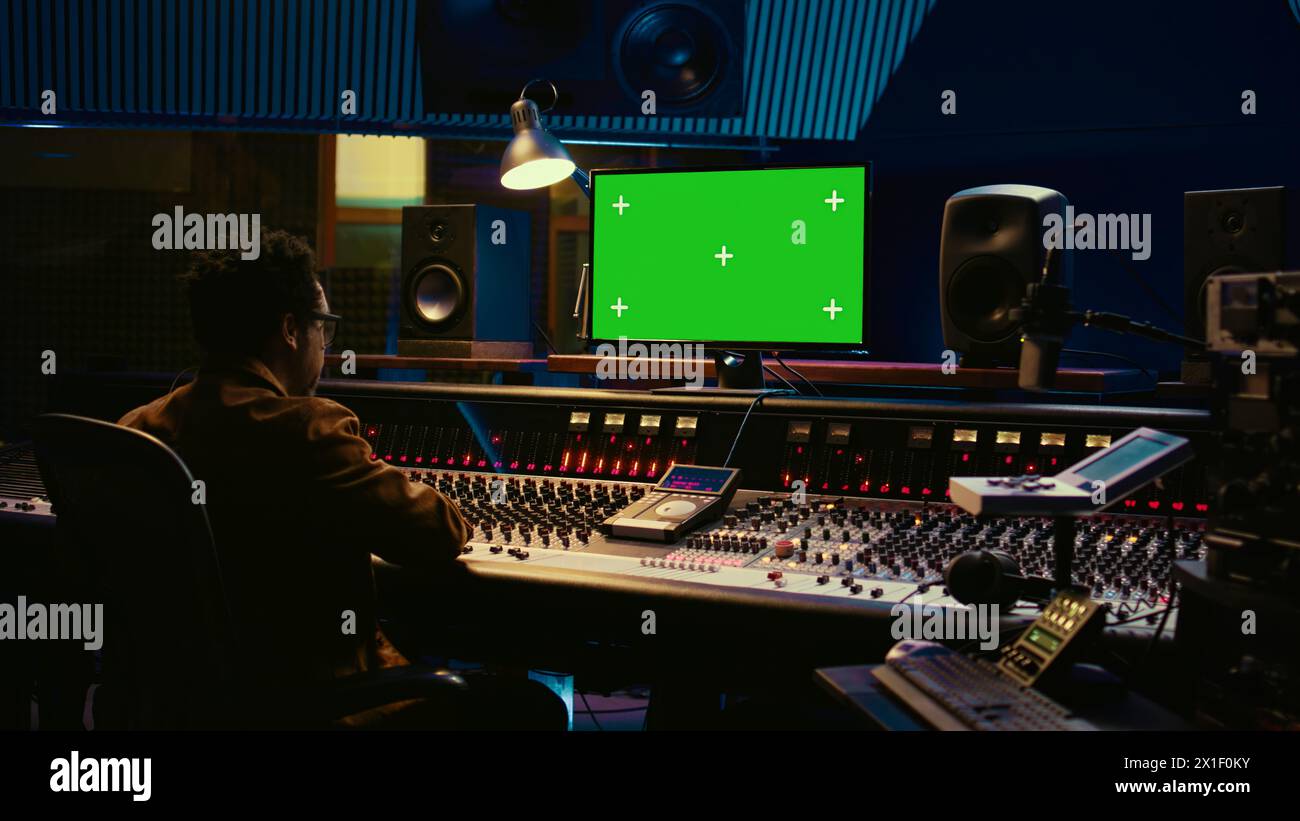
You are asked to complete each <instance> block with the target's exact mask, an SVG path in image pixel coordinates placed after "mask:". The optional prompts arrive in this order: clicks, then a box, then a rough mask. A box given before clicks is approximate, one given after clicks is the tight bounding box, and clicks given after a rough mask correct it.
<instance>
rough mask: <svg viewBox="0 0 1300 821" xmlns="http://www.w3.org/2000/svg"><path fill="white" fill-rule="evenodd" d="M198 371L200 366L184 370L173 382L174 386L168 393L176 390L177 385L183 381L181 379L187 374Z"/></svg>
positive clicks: (192, 366)
mask: <svg viewBox="0 0 1300 821" xmlns="http://www.w3.org/2000/svg"><path fill="white" fill-rule="evenodd" d="M198 369H199V366H198V365H190V366H189V367H188V368H186V369H185V370H183V371H181V372H180V373H178V374H176V378H175V379H173V380H172V386H171V387H170V388H168V389H167V392H168V393H171V392H172V391H174V390H176V383H177V382H179V381H181V377H182V376H184V375H185V374H187V373H189V372H190V371H196V370H198Z"/></svg>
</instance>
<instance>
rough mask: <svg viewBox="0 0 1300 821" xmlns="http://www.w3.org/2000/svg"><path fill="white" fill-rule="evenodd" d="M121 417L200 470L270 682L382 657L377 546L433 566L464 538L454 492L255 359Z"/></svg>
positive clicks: (255, 659) (253, 656) (225, 564)
mask: <svg viewBox="0 0 1300 821" xmlns="http://www.w3.org/2000/svg"><path fill="white" fill-rule="evenodd" d="M120 424H122V425H126V426H128V427H132V428H137V429H139V430H143V431H145V432H147V433H150V434H153V435H154V436H157V437H158V438H159V439H161V440H162V441H164V442H166V443H167V444H168V445H170V446H172V447H173V448H174V449H175V450H176V451H177V452H178V453H179V454H180V455H181V458H183V459H184V460H185V463H186V464H187V465H188V466H189V468H190V471H191V472H192V473H193V474H194V478H195V479H198V480H202V481H203V482H204V485H205V487H204V491H205V493H206V497H207V498H206V504H207V511H208V516H209V518H210V520H211V522H212V529H213V532H214V534H215V536H216V541H217V547H218V551H219V554H220V557H221V562H222V572H223V576H224V579H225V584H226V588H227V595H228V597H229V599H230V601H231V605H232V608H234V610H235V613H234V618H235V622H236V626H237V628H238V629H239V630H240V632H241V640H240V642H239V643H240V645H241V646H242V647H243V648H246V649H247V651H248V655H247V658H245V659H244V660H243V664H244V665H245V667H244V669H246V670H252V671H257V678H259V679H263V680H265V681H266V682H267V683H268V684H291V683H293V682H296V681H302V680H304V679H307V678H316V679H319V678H324V677H333V676H341V675H347V674H350V673H353V672H358V671H361V670H366V669H371V668H373V667H375V666H376V665H377V664H378V663H379V659H378V657H377V656H376V647H377V642H381V641H382V639H381V638H377V636H376V629H375V588H374V578H373V575H372V572H371V566H370V554H371V553H375V554H377V555H378V556H380V557H381V558H383V559H385V560H387V561H389V562H392V563H394V564H398V565H403V566H406V567H411V568H416V569H420V570H434V569H437V568H438V567H439V566H450V564H451V563H452V562H453V561H455V559H456V557H457V556H458V555H459V552H460V548H461V547H462V546H463V545H464V544H465V541H466V538H467V529H466V525H465V520H464V519H463V518H462V517H461V515H460V511H459V510H457V509H456V506H455V504H454V503H452V502H451V501H449V500H448V499H446V498H445V497H444V496H442V494H440V493H438V492H437V491H436V490H434V489H433V488H431V487H428V486H427V485H423V484H413V483H411V482H409V481H408V480H407V479H406V476H405V474H403V472H402V471H400V470H398V469H396V468H394V467H392V466H390V465H386V464H384V463H383V462H380V461H374V460H372V459H371V458H370V445H369V444H368V443H367V442H366V440H364V439H362V438H361V436H360V423H359V422H358V421H357V417H356V415H355V414H353V413H352V412H351V411H350V410H348V409H347V408H345V407H343V406H342V405H340V404H338V403H337V402H334V401H331V400H329V399H323V398H319V397H291V396H287V395H286V394H285V391H284V388H283V387H282V386H281V385H280V383H279V382H278V381H277V380H276V378H275V376H274V375H273V374H272V373H271V372H270V370H268V369H267V368H266V366H265V365H263V364H262V363H261V362H259V361H257V360H256V359H244V360H231V361H225V362H217V363H213V364H210V365H205V366H204V367H203V368H202V369H201V370H200V371H199V374H198V376H197V377H196V379H195V380H194V382H193V383H192V384H189V385H185V386H183V387H181V388H178V389H176V390H174V391H172V392H171V393H169V394H167V395H166V396H164V397H162V398H160V399H157V400H156V401H154V402H151V403H150V404H148V405H145V406H144V407H141V408H136V409H135V410H133V411H131V412H130V413H128V414H127V415H126V416H124V417H122V420H121V422H120ZM345 611H351V612H352V613H353V614H355V625H354V629H353V631H352V632H351V633H348V632H345V627H346V624H345V622H346V613H345Z"/></svg>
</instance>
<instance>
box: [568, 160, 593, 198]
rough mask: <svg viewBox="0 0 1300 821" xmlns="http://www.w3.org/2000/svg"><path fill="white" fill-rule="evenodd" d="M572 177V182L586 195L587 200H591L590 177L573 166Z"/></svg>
mask: <svg viewBox="0 0 1300 821" xmlns="http://www.w3.org/2000/svg"><path fill="white" fill-rule="evenodd" d="M572 177H573V181H574V182H576V183H577V184H578V187H579V188H581V189H582V193H584V194H586V195H587V199H591V175H590V174H588V173H587V172H586V171H583V170H582V169H581V168H579V167H578V166H576V165H575V166H574V167H573V174H572Z"/></svg>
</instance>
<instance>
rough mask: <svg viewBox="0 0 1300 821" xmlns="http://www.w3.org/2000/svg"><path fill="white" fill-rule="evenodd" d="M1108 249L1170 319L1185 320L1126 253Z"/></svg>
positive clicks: (1175, 320) (1125, 271)
mask: <svg viewBox="0 0 1300 821" xmlns="http://www.w3.org/2000/svg"><path fill="white" fill-rule="evenodd" d="M1106 250H1107V251H1109V252H1111V253H1112V254H1114V255H1115V258H1116V259H1118V260H1119V261H1120V262H1121V263H1122V265H1121V267H1122V268H1123V269H1124V273H1126V274H1128V275H1129V276H1131V277H1132V278H1133V279H1134V280H1135V281H1136V282H1137V284H1138V285H1139V286H1141V288H1142V290H1143V291H1146V294H1147V296H1149V297H1151V300H1152V301H1153V302H1155V303H1156V305H1159V306H1160V309H1161V310H1162V311H1164V312H1165V313H1166V314H1167V315H1168V316H1169V318H1170V319H1172V320H1173V321H1174V322H1182V321H1183V316H1182V314H1179V313H1176V312H1175V311H1174V309H1173V308H1171V307H1170V306H1169V303H1168V302H1165V300H1164V297H1162V296H1160V293H1159V292H1158V291H1156V289H1154V288H1152V287H1151V283H1149V282H1147V281H1146V278H1145V277H1143V276H1142V275H1141V274H1140V273H1138V271H1137V269H1136V268H1133V267H1131V266H1129V264H1128V260H1127V259H1125V258H1124V255H1123V254H1122V253H1120V251H1119V250H1118V249H1115V248H1107V249H1106Z"/></svg>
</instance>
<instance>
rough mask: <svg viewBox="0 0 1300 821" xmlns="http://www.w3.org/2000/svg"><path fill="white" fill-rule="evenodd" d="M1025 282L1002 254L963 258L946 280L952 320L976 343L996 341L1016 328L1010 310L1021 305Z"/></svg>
mask: <svg viewBox="0 0 1300 821" xmlns="http://www.w3.org/2000/svg"><path fill="white" fill-rule="evenodd" d="M1024 295H1025V284H1024V281H1023V280H1022V279H1021V277H1020V275H1019V274H1018V273H1017V272H1016V269H1015V267H1014V266H1012V265H1011V263H1009V262H1007V261H1006V260H1005V259H1002V258H1001V257H995V256H991V255H987V254H986V255H983V256H978V257H972V258H971V259H968V260H966V261H965V262H964V263H962V264H961V265H960V266H958V268H957V270H956V271H954V272H953V275H952V280H951V281H950V282H949V283H948V305H949V306H951V307H950V309H949V314H950V316H951V317H952V322H953V324H954V325H956V326H957V328H958V329H959V330H960V331H961V332H962V333H964V334H967V335H968V336H970V337H971V338H972V339H974V340H977V341H979V342H999V341H1001V340H1003V339H1006V338H1007V337H1008V336H1010V335H1011V334H1013V333H1014V332H1015V330H1016V327H1017V323H1016V322H1015V320H1013V319H1012V318H1011V310H1012V309H1013V308H1017V307H1019V306H1020V301H1021V299H1023V298H1024Z"/></svg>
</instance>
